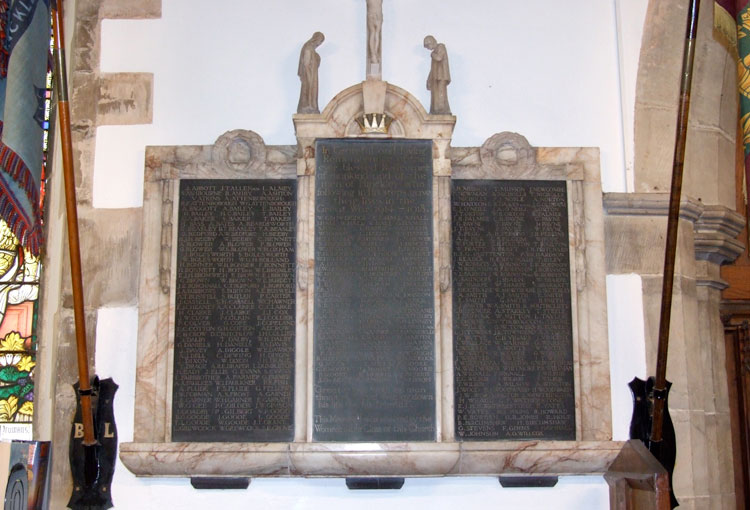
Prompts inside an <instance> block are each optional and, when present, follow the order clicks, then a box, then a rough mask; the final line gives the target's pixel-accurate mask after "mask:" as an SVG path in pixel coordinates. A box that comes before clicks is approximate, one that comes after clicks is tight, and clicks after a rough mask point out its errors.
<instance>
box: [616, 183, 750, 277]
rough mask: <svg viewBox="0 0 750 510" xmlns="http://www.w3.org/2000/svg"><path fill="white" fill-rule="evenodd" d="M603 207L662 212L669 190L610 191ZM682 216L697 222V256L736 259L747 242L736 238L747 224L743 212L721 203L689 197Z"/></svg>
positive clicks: (641, 212) (711, 259)
mask: <svg viewBox="0 0 750 510" xmlns="http://www.w3.org/2000/svg"><path fill="white" fill-rule="evenodd" d="M604 210H605V211H606V212H607V214H608V215H610V216H663V217H666V216H667V213H668V211H669V194H668V193H607V194H605V195H604ZM680 218H681V219H683V220H687V221H689V222H691V223H693V225H694V240H695V258H696V259H697V260H707V261H709V262H713V263H715V264H724V263H728V262H731V261H733V260H734V259H736V258H737V257H738V256H739V255H740V254H741V253H742V252H743V251H744V248H745V247H744V245H743V244H742V243H741V242H740V241H738V240H737V239H735V238H736V237H737V235H739V233H740V232H741V231H742V229H743V228H744V226H745V220H744V218H743V216H742V215H741V214H739V213H737V212H735V211H732V210H730V209H728V208H726V207H724V206H721V205H705V204H703V202H701V201H700V200H695V199H693V198H690V197H687V198H684V197H683V199H682V200H681V202H680Z"/></svg>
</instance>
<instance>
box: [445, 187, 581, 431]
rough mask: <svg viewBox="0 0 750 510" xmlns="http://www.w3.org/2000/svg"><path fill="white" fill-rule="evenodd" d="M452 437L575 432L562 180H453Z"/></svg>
mask: <svg viewBox="0 0 750 510" xmlns="http://www.w3.org/2000/svg"><path fill="white" fill-rule="evenodd" d="M452 228H453V341H454V346H453V347H454V370H455V373H454V379H455V381H454V383H455V386H454V390H455V410H456V414H455V416H456V437H457V438H458V439H465V440H500V439H518V440H523V439H569V440H573V439H575V392H574V377H573V343H572V322H571V321H572V319H571V304H570V260H569V248H568V212H567V193H566V184H565V182H552V181H489V180H455V181H453V190H452Z"/></svg>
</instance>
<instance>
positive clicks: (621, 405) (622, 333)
mask: <svg viewBox="0 0 750 510" xmlns="http://www.w3.org/2000/svg"><path fill="white" fill-rule="evenodd" d="M639 310H643V286H642V282H641V277H640V275H637V274H617V275H614V274H611V275H607V321H608V324H607V326H608V328H609V367H610V373H609V376H610V382H611V384H612V437H613V439H615V440H618V441H626V440H627V439H629V432H630V431H629V428H630V417H631V416H632V413H633V397H632V393H631V392H630V388H629V386H628V383H629V382H630V381H632V380H633V377H640V378H641V379H643V380H645V379H646V377H647V374H646V336H645V335H646V332H645V329H644V325H643V313H639V312H638V311H639Z"/></svg>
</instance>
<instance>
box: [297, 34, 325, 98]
mask: <svg viewBox="0 0 750 510" xmlns="http://www.w3.org/2000/svg"><path fill="white" fill-rule="evenodd" d="M324 40H325V36H324V35H323V34H322V33H321V32H315V33H314V34H313V36H312V37H311V38H310V40H309V41H307V42H306V43H305V44H304V45H303V46H302V50H301V51H300V54H299V68H298V69H297V75H298V76H299V79H300V81H301V82H302V83H301V86H300V91H299V103H298V104H297V113H320V110H319V109H318V68H319V67H320V55H318V53H317V52H316V51H315V48H317V47H318V46H320V45H321V44H322V43H323V41H324Z"/></svg>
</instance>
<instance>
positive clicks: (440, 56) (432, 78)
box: [424, 35, 451, 114]
mask: <svg viewBox="0 0 750 510" xmlns="http://www.w3.org/2000/svg"><path fill="white" fill-rule="evenodd" d="M424 47H425V48H427V49H428V50H430V51H432V55H431V56H432V63H431V65H430V74H429V76H427V90H429V91H430V92H432V96H431V99H430V113H432V114H450V113H451V107H450V105H449V104H448V84H449V83H450V82H451V71H450V68H449V67H448V52H447V51H446V49H445V45H444V44H441V43H438V42H437V41H436V40H435V38H434V37H432V36H431V35H428V36H427V37H425V38H424Z"/></svg>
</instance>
